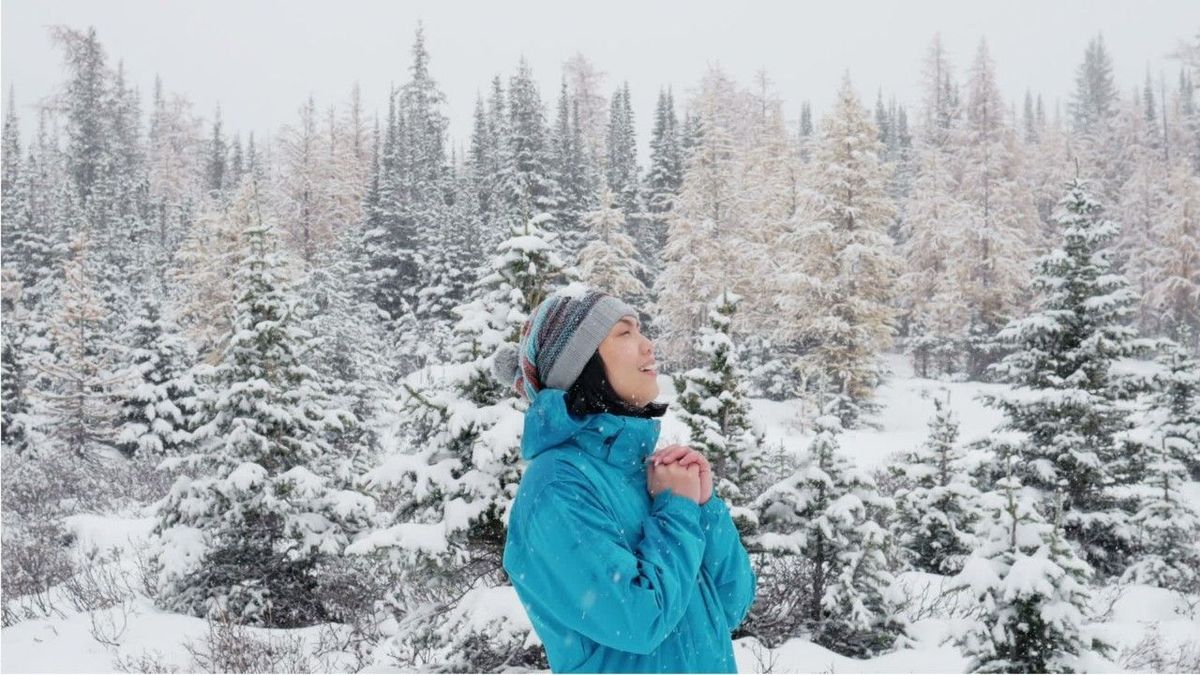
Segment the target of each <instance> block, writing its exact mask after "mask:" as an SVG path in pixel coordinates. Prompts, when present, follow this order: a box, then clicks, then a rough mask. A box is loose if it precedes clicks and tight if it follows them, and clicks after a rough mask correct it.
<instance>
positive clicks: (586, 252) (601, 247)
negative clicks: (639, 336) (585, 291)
mask: <svg viewBox="0 0 1200 675" xmlns="http://www.w3.org/2000/svg"><path fill="white" fill-rule="evenodd" d="M585 221H586V222H587V225H588V228H589V229H590V231H591V232H590V234H591V241H589V242H588V244H587V246H585V247H584V248H583V250H582V251H580V252H579V265H578V273H579V277H580V279H581V280H583V282H584V283H586V284H588V285H589V286H592V287H593V288H596V289H598V290H601V291H604V292H605V293H610V294H612V295H616V296H618V297H622V298H638V297H642V296H643V295H645V293H646V286H645V285H643V284H642V281H641V279H640V278H639V276H640V275H639V272H640V271H641V265H639V264H638V262H637V258H638V251H637V247H636V246H634V243H633V240H632V239H631V238H630V237H629V235H628V234H626V232H625V214H624V213H623V212H622V211H621V209H619V208H618V207H617V205H616V204H614V203H613V193H612V190H610V189H609V188H608V187H605V189H604V192H603V193H602V194H601V196H600V208H599V209H597V210H595V211H591V212H589V213H587V214H586V216H585Z"/></svg>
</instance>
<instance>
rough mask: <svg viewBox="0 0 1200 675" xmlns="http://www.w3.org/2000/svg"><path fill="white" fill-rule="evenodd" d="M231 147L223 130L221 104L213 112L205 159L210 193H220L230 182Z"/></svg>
mask: <svg viewBox="0 0 1200 675" xmlns="http://www.w3.org/2000/svg"><path fill="white" fill-rule="evenodd" d="M228 154H229V149H228V148H227V147H226V144H225V136H224V134H222V132H221V106H219V105H218V106H217V111H216V113H214V114H213V125H212V137H211V139H210V140H209V142H208V158H207V159H206V160H205V168H204V175H205V183H206V184H207V187H208V191H209V194H213V195H216V194H219V193H220V192H221V191H222V190H224V189H225V186H226V184H227V182H228V177H227V176H226V173H227V172H228V162H229V157H228Z"/></svg>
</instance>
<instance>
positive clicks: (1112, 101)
mask: <svg viewBox="0 0 1200 675" xmlns="http://www.w3.org/2000/svg"><path fill="white" fill-rule="evenodd" d="M1117 98H1118V97H1117V87H1116V84H1115V82H1114V80H1113V72H1112V58H1111V57H1110V56H1109V54H1108V50H1107V49H1105V47H1104V36H1102V35H1097V36H1096V37H1094V38H1092V39H1091V40H1090V41H1089V42H1088V46H1087V49H1086V50H1085V52H1084V56H1083V63H1082V64H1080V65H1079V67H1078V69H1077V70H1076V71H1075V92H1074V95H1073V96H1072V98H1071V102H1070V104H1069V106H1068V108H1069V110H1070V113H1071V123H1072V125H1073V128H1074V130H1075V131H1076V132H1077V133H1082V134H1088V133H1093V132H1095V131H1096V130H1097V129H1098V128H1100V127H1102V125H1104V124H1105V123H1107V121H1108V120H1109V118H1110V117H1111V116H1112V115H1113V114H1115V113H1116V102H1117Z"/></svg>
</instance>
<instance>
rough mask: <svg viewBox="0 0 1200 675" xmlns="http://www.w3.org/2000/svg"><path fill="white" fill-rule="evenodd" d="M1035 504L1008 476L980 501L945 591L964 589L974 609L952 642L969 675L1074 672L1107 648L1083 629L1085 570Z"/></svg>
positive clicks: (1055, 525)
mask: <svg viewBox="0 0 1200 675" xmlns="http://www.w3.org/2000/svg"><path fill="white" fill-rule="evenodd" d="M1003 461H1004V462H1005V463H1006V465H1008V463H1009V462H1015V461H1017V458H1016V457H1009V458H1004V460H1003ZM1010 468H1011V467H1010ZM1035 501H1036V496H1035V495H1034V494H1032V493H1030V492H1028V491H1026V490H1023V489H1022V486H1021V484H1020V481H1019V480H1017V479H1016V478H1015V477H1014V476H1012V475H1008V476H1006V477H1004V478H1001V479H1000V480H998V481H997V483H996V491H993V492H988V493H986V494H985V495H984V496H983V506H984V511H985V517H984V522H983V524H982V527H981V532H980V536H981V546H980V548H978V549H977V550H976V551H975V553H974V555H972V556H971V557H970V558H969V559H968V560H967V561H966V563H965V565H964V567H963V570H962V572H961V573H960V574H958V575H957V576H956V577H954V587H953V588H952V589H951V590H964V589H965V590H968V591H969V592H970V594H971V596H972V597H973V598H974V599H975V600H976V601H977V602H978V603H979V605H980V607H981V610H982V611H981V613H980V615H979V616H978V618H976V619H975V620H974V621H972V623H970V624H969V625H968V626H967V628H966V630H965V631H964V632H963V633H961V634H960V635H958V636H956V640H957V642H958V645H959V647H960V648H961V649H962V650H963V653H964V654H965V655H966V656H967V657H968V658H969V659H970V662H969V664H968V666H967V667H968V669H969V671H970V672H973V673H1072V672H1082V670H1083V667H1084V665H1085V663H1086V662H1085V661H1083V660H1082V659H1084V658H1085V657H1092V656H1104V655H1105V654H1106V653H1107V651H1108V649H1109V646H1108V645H1107V644H1105V643H1104V642H1103V641H1101V640H1099V639H1097V638H1095V637H1093V636H1092V634H1091V631H1090V630H1089V629H1088V628H1086V627H1085V625H1084V623H1085V621H1086V619H1087V618H1088V617H1087V612H1088V600H1089V596H1090V592H1089V589H1088V584H1089V582H1090V580H1091V572H1092V570H1091V568H1090V567H1089V566H1088V564H1087V563H1086V562H1084V561H1083V560H1081V559H1079V558H1078V557H1077V556H1076V554H1075V552H1074V550H1073V549H1072V548H1071V545H1070V543H1069V542H1068V541H1067V540H1066V539H1065V538H1064V537H1063V533H1062V529H1061V528H1060V527H1059V523H1058V521H1057V519H1056V520H1055V522H1054V523H1053V525H1051V524H1048V523H1047V522H1046V521H1045V519H1044V518H1043V517H1042V515H1041V514H1040V513H1039V512H1038V510H1037V508H1036V506H1035V504H1034V502H1035Z"/></svg>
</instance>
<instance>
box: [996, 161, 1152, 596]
mask: <svg viewBox="0 0 1200 675" xmlns="http://www.w3.org/2000/svg"><path fill="white" fill-rule="evenodd" d="M1101 212H1102V206H1101V205H1100V204H1099V203H1098V202H1097V201H1096V200H1095V199H1094V198H1093V197H1092V195H1091V193H1090V192H1089V190H1088V187H1087V185H1086V183H1085V182H1084V181H1083V180H1081V179H1079V178H1075V179H1074V180H1072V181H1071V182H1070V183H1069V184H1068V185H1067V188H1066V194H1065V195H1064V196H1063V198H1062V200H1061V201H1060V203H1059V210H1058V212H1057V213H1056V222H1057V224H1058V227H1059V228H1060V237H1061V240H1060V243H1059V245H1058V246H1057V247H1056V248H1054V249H1053V250H1052V251H1050V252H1049V253H1048V254H1046V255H1045V256H1043V257H1041V258H1039V259H1038V261H1037V263H1036V271H1037V276H1036V278H1035V279H1034V282H1033V288H1034V291H1035V292H1036V293H1037V294H1038V297H1037V300H1036V305H1035V309H1034V311H1033V313H1032V314H1030V315H1029V316H1026V317H1023V318H1020V319H1016V320H1013V321H1010V322H1009V323H1008V325H1007V326H1005V327H1004V329H1003V330H1001V331H1000V332H999V333H998V335H997V340H998V341H999V342H1000V343H1001V344H1004V345H1005V346H1007V347H1008V348H1010V349H1012V353H1010V354H1009V355H1008V356H1006V357H1005V358H1004V359H1003V360H1002V361H1001V362H1000V363H997V364H993V365H992V366H991V368H990V371H991V372H992V373H993V374H994V375H995V376H996V377H997V378H998V379H999V380H1000V381H1003V382H1006V383H1009V384H1012V385H1013V387H1012V388H1011V390H1009V391H1006V392H1001V393H995V394H991V393H984V394H982V395H981V397H982V399H983V400H984V401H985V402H987V403H988V404H989V405H993V406H995V407H998V408H1000V409H1001V410H1002V411H1003V412H1004V413H1005V416H1006V418H1007V419H1006V420H1005V422H1004V423H1003V424H1002V425H1001V427H1000V429H1001V430H1011V431H1017V432H1020V433H1022V434H1023V435H1024V442H1023V445H1022V447H1021V451H1020V452H1021V459H1022V461H1021V462H1020V465H1019V475H1018V478H1019V479H1020V480H1021V482H1022V484H1024V485H1028V486H1030V487H1032V488H1038V489H1041V490H1043V491H1045V492H1046V493H1049V492H1050V491H1052V490H1054V489H1056V488H1057V487H1058V485H1059V483H1060V481H1063V482H1065V486H1066V487H1065V500H1066V501H1065V505H1064V514H1063V528H1064V531H1065V533H1066V536H1067V537H1068V538H1070V539H1071V540H1072V541H1074V542H1076V543H1077V544H1078V545H1079V546H1080V547H1081V550H1082V552H1083V554H1084V555H1085V557H1086V559H1087V561H1088V562H1089V564H1091V565H1092V566H1093V567H1094V568H1096V570H1097V572H1098V573H1099V574H1102V575H1112V574H1120V573H1121V572H1122V571H1123V570H1124V569H1125V567H1126V566H1127V565H1128V563H1129V556H1130V555H1131V554H1132V552H1133V548H1132V546H1133V542H1132V541H1131V539H1130V534H1129V529H1128V527H1127V525H1126V523H1127V521H1128V517H1129V515H1130V512H1131V511H1132V510H1136V504H1129V503H1127V501H1126V502H1123V501H1122V499H1121V498H1119V497H1118V495H1119V492H1118V488H1119V487H1120V486H1121V485H1132V484H1136V483H1137V482H1138V481H1139V480H1140V479H1141V477H1142V476H1141V469H1140V468H1139V467H1140V466H1141V465H1142V463H1143V460H1144V457H1143V456H1142V455H1143V450H1144V449H1143V448H1141V447H1139V446H1138V444H1137V443H1135V442H1133V441H1132V440H1129V439H1127V438H1124V437H1123V436H1122V435H1121V432H1122V431H1124V430H1127V429H1128V428H1129V427H1130V426H1131V424H1132V423H1131V421H1130V420H1129V415H1128V402H1127V401H1126V400H1125V399H1128V397H1129V395H1128V394H1127V393H1126V392H1127V391H1128V388H1127V387H1126V386H1125V383H1124V382H1123V379H1124V378H1123V377H1122V376H1121V375H1120V374H1119V373H1118V372H1116V371H1114V369H1113V367H1112V366H1113V362H1114V361H1115V360H1116V359H1118V358H1122V357H1126V356H1131V355H1135V354H1137V353H1139V347H1140V343H1139V342H1137V341H1136V340H1135V333H1134V331H1133V329H1132V328H1131V327H1129V326H1128V325H1127V322H1128V319H1129V317H1130V316H1131V314H1132V312H1133V309H1132V308H1133V305H1134V303H1135V302H1136V301H1137V299H1136V297H1135V295H1134V294H1133V293H1132V291H1131V290H1130V289H1129V287H1128V282H1127V281H1126V280H1125V278H1124V277H1123V276H1121V275H1119V274H1114V273H1113V272H1112V270H1111V269H1110V262H1109V256H1110V254H1111V250H1110V249H1109V248H1108V244H1109V242H1110V241H1111V240H1112V239H1113V238H1114V237H1115V236H1116V233H1117V229H1116V226H1115V225H1114V224H1113V223H1112V222H1111V221H1109V220H1107V219H1104V218H1103V217H1102V215H1101Z"/></svg>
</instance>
